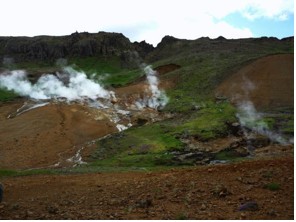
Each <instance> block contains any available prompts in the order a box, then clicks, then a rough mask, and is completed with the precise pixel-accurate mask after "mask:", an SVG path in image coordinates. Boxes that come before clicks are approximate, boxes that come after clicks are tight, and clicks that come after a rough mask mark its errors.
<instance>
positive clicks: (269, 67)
mask: <svg viewBox="0 0 296 222" xmlns="http://www.w3.org/2000/svg"><path fill="white" fill-rule="evenodd" d="M293 70H294V55H293V54H287V55H272V56H267V57H264V58H261V59H258V60H256V61H255V62H253V63H251V64H249V65H247V66H245V67H243V68H242V69H241V70H239V71H238V72H237V73H235V74H233V75H231V76H230V77H229V78H228V79H226V80H225V81H223V82H222V83H221V84H220V86H219V87H218V88H217V89H216V95H218V96H226V97H227V98H229V99H230V100H231V101H232V102H234V103H240V102H242V101H252V102H253V103H254V105H255V107H256V108H257V109H267V108H269V109H270V108H275V107H283V106H290V105H291V104H293V102H294V96H293V92H294V71H293Z"/></svg>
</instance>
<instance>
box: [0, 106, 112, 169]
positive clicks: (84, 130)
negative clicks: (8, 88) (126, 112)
mask: <svg viewBox="0 0 296 222" xmlns="http://www.w3.org/2000/svg"><path fill="white" fill-rule="evenodd" d="M23 103H24V101H16V102H12V103H6V104H2V105H1V106H0V110H1V111H0V147H1V150H0V153H1V155H0V167H1V168H7V169H28V168H39V167H48V166H50V165H54V164H57V163H58V162H60V161H62V160H65V159H67V158H71V157H72V156H74V155H75V153H76V152H77V149H79V146H80V145H83V144H84V143H86V142H88V141H91V140H93V139H97V138H100V137H103V136H106V135H107V134H110V133H112V132H116V128H115V125H114V124H113V123H111V122H110V121H109V119H108V118H106V117H105V116H104V114H103V113H100V111H99V110H97V109H92V108H89V107H87V106H81V105H79V104H72V105H66V104H50V105H47V106H44V107H39V108H36V109H33V110H30V111H28V112H25V113H23V114H21V115H19V116H16V117H14V118H11V119H8V118H7V117H8V116H9V114H11V113H14V112H15V111H16V110H17V109H18V108H20V107H21V106H22V105H23ZM97 119H99V120H97Z"/></svg>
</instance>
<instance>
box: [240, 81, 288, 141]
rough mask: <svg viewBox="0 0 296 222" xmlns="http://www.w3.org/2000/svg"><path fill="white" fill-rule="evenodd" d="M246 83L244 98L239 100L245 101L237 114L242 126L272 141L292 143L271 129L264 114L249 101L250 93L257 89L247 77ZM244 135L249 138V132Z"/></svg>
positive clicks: (241, 103)
mask: <svg viewBox="0 0 296 222" xmlns="http://www.w3.org/2000/svg"><path fill="white" fill-rule="evenodd" d="M244 83H245V87H244V88H243V90H244V96H243V97H242V96H241V95H238V96H239V98H243V99H242V101H241V102H240V103H239V104H238V109H239V112H238V113H237V114H236V116H237V118H238V119H239V122H240V124H241V125H242V126H244V127H246V128H249V129H251V130H252V131H253V132H256V133H258V134H261V135H264V136H267V137H268V138H269V139H270V140H271V141H275V142H278V143H280V144H289V143H291V141H292V140H289V141H287V140H286V139H285V138H283V136H282V135H280V134H279V133H276V132H273V131H271V130H270V129H269V126H268V124H267V123H266V122H265V121H264V114H262V113H260V112H258V111H257V110H256V108H255V106H254V104H253V103H252V102H251V100H249V99H248V96H249V93H250V91H252V90H254V89H255V85H254V84H253V83H252V82H251V81H250V80H249V79H247V78H246V77H244ZM244 134H245V136H246V137H249V135H248V133H247V131H244Z"/></svg>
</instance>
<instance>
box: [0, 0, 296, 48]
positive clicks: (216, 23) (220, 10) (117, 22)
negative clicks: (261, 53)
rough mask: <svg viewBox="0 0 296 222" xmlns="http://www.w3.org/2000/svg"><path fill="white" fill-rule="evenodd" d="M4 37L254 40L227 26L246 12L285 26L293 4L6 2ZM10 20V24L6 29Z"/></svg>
mask: <svg viewBox="0 0 296 222" xmlns="http://www.w3.org/2000/svg"><path fill="white" fill-rule="evenodd" d="M1 9H2V10H1V14H0V21H1V22H2V23H3V25H2V26H1V27H2V28H1V30H0V35H2V36H3V35H28V36H34V35H44V34H45V35H67V34H70V33H73V32H75V31H79V32H83V31H88V32H98V31H113V32H123V34H125V35H126V36H127V37H129V38H130V39H131V40H132V41H142V40H146V41H148V42H150V43H153V44H154V45H156V44H157V43H158V42H159V41H160V40H161V38H162V37H163V36H164V35H173V36H176V37H178V38H187V39H196V38H199V37H201V36H209V37H216V36H220V35H223V36H225V37H227V38H241V37H251V36H252V30H250V29H249V28H248V27H240V28H236V27H234V26H233V25H232V24H231V23H230V22H228V23H226V22H225V21H223V18H225V17H226V16H227V15H230V14H232V13H240V14H241V15H242V16H244V17H245V18H247V19H249V20H256V19H260V18H267V19H272V20H279V21H285V20H287V19H288V18H289V16H290V15H291V14H293V13H294V11H293V10H294V2H293V0H272V1H270V0H260V1H258V0H241V1H238V0H223V1H221V0H207V1H197V0H161V1H159V0H150V1H147V2H141V3H139V1H137V0H125V1H120V0H108V1H103V0H42V1H40V0H26V1H23V0H2V1H1ZM4 21H5V24H4Z"/></svg>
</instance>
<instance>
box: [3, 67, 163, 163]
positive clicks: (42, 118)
mask: <svg viewBox="0 0 296 222" xmlns="http://www.w3.org/2000/svg"><path fill="white" fill-rule="evenodd" d="M144 71H145V73H146V75H147V81H143V82H140V83H137V84H135V85H132V86H130V87H128V88H122V89H119V90H115V91H109V90H107V89H104V87H102V86H101V85H100V84H99V83H98V82H95V81H94V80H92V79H88V78H87V76H86V75H85V73H83V72H78V71H76V70H74V69H72V68H70V67H67V68H65V69H64V70H63V72H62V73H56V74H55V75H53V74H44V75H42V76H41V77H40V78H39V79H38V80H37V81H36V83H34V84H33V83H31V82H30V81H29V80H28V78H27V74H26V72H25V71H22V70H16V71H11V72H6V73H3V74H1V75H0V87H1V88H6V89H8V90H13V91H15V92H17V93H19V94H20V95H22V96H25V97H27V99H21V100H19V101H15V102H13V103H9V104H2V105H1V120H0V122H1V124H0V131H1V140H0V147H1V154H2V155H1V157H0V158H1V161H0V166H1V167H2V168H11V169H24V168H25V169H29V168H42V167H65V166H75V165H76V164H81V163H83V160H82V157H81V152H83V154H84V155H87V153H89V152H90V150H91V149H92V148H94V146H93V145H94V142H95V141H96V140H97V139H100V138H102V137H104V136H107V135H109V134H112V133H114V132H118V131H122V130H125V129H127V128H129V127H131V126H133V125H136V124H137V120H138V118H141V119H145V120H147V121H148V122H155V121H159V120H161V119H163V118H166V116H165V115H164V114H161V115H160V114H159V113H158V111H157V110H158V109H161V108H163V107H164V106H165V104H166V103H167V101H168V99H167V97H166V95H165V92H164V91H163V90H161V89H160V88H159V81H158V78H157V73H156V72H155V71H153V70H152V69H151V68H150V67H149V66H147V67H146V68H145V69H144ZM12 153H13V155H11V154H12Z"/></svg>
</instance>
